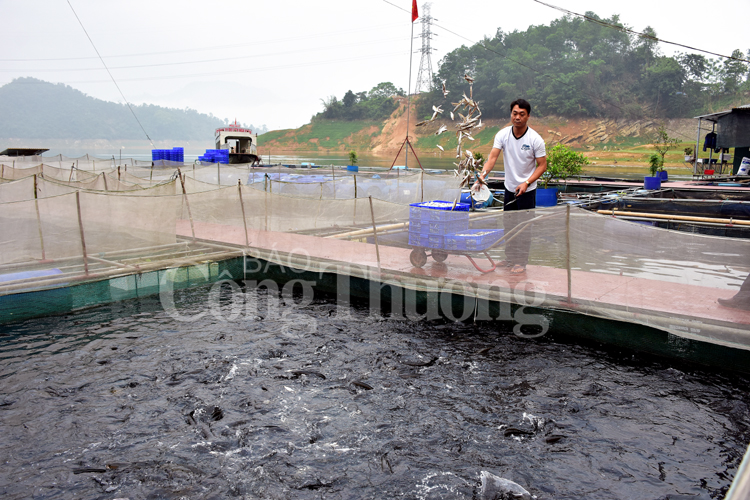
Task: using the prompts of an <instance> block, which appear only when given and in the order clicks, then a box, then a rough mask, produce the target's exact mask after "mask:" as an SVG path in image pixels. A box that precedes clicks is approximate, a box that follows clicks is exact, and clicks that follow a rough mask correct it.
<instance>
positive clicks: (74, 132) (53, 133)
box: [0, 78, 252, 141]
mask: <svg viewBox="0 0 750 500" xmlns="http://www.w3.org/2000/svg"><path fill="white" fill-rule="evenodd" d="M133 111H135V114H136V116H137V117H138V120H139V121H140V122H141V124H142V125H143V128H145V129H146V132H147V133H148V135H149V136H150V137H151V139H152V140H154V141H160V140H205V139H206V138H207V137H209V138H210V137H212V136H213V131H214V129H216V128H217V127H220V126H222V125H224V121H223V120H221V119H219V118H217V117H215V116H213V115H207V114H204V113H199V112H197V111H195V110H192V109H175V108H164V107H161V106H154V105H151V104H143V105H140V106H133ZM0 117H2V119H0V138H25V139H77V140H86V139H108V140H138V139H144V138H145V136H144V133H143V131H142V130H141V128H140V126H139V125H138V122H137V121H136V119H135V118H134V117H133V113H131V112H130V110H129V109H128V107H127V106H126V105H124V104H118V103H115V102H109V101H102V100H101V99H96V98H93V97H90V96H87V95H86V94H84V93H83V92H81V91H79V90H76V89H74V88H72V87H69V86H67V85H64V84H54V83H49V82H45V81H42V80H37V79H35V78H17V79H15V80H13V81H12V82H10V83H8V84H6V85H3V86H2V87H0ZM250 127H251V128H252V126H250Z"/></svg>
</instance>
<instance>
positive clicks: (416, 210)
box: [409, 200, 471, 220]
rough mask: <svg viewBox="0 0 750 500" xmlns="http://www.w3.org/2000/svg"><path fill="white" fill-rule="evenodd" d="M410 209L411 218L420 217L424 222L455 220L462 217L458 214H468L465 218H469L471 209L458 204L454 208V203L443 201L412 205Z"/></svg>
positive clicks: (468, 206) (466, 205) (463, 204)
mask: <svg viewBox="0 0 750 500" xmlns="http://www.w3.org/2000/svg"><path fill="white" fill-rule="evenodd" d="M409 207H410V208H409V218H411V219H414V218H417V217H420V218H422V220H454V219H456V218H459V217H461V215H458V212H466V214H464V215H463V216H464V217H468V215H469V214H468V212H469V209H470V208H471V206H470V205H468V204H467V203H456V206H455V208H454V207H453V202H452V201H443V200H433V201H425V202H422V203H412V204H411V205H409Z"/></svg>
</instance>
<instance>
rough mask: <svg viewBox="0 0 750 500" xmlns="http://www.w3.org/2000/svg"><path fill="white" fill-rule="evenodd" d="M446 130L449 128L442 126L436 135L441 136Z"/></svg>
mask: <svg viewBox="0 0 750 500" xmlns="http://www.w3.org/2000/svg"><path fill="white" fill-rule="evenodd" d="M446 130H448V127H446V126H445V125H440V128H439V129H437V132H435V135H440V134H442V133H443V132H445V131H446Z"/></svg>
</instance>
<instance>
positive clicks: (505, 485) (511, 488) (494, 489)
mask: <svg viewBox="0 0 750 500" xmlns="http://www.w3.org/2000/svg"><path fill="white" fill-rule="evenodd" d="M479 476H480V479H481V481H482V488H481V489H480V490H479V497H478V498H479V499H480V500H505V499H519V500H531V499H532V498H536V496H532V495H531V493H529V492H528V491H526V489H524V487H523V486H521V485H520V484H517V483H514V482H513V481H510V480H508V479H505V478H502V477H498V476H496V475H494V474H492V473H491V472H487V471H484V470H483V471H482V472H481V473H480V474H479Z"/></svg>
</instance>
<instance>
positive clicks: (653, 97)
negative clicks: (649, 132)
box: [418, 12, 750, 119]
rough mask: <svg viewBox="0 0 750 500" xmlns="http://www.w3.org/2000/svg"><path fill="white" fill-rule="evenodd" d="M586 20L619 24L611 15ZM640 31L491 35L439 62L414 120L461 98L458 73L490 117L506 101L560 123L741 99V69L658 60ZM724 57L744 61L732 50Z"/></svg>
mask: <svg viewBox="0 0 750 500" xmlns="http://www.w3.org/2000/svg"><path fill="white" fill-rule="evenodd" d="M587 16H589V17H590V18H592V19H595V20H601V21H603V22H604V23H607V24H613V25H618V26H622V23H620V21H619V19H618V17H617V16H613V17H612V18H609V19H601V18H599V17H598V16H596V14H594V13H593V12H588V13H587ZM642 31H643V33H645V34H646V35H648V36H640V35H632V34H629V33H626V32H624V31H620V30H617V29H613V28H611V27H607V26H605V25H604V24H603V23H597V22H591V21H586V20H583V19H581V18H577V17H576V18H572V17H563V18H560V19H557V20H555V21H553V22H552V23H550V25H549V26H531V27H530V28H528V29H527V30H526V31H523V32H520V31H514V32H512V33H503V32H502V31H501V30H498V32H497V34H496V35H495V37H494V38H491V39H490V38H488V39H485V40H483V41H481V42H479V43H477V44H476V45H473V46H471V47H465V46H462V47H460V48H458V49H456V50H454V51H452V52H450V53H449V54H447V55H446V56H445V57H444V58H443V59H442V60H441V61H440V67H439V70H438V72H437V75H436V78H435V82H434V84H435V88H436V90H434V91H432V92H431V93H430V94H429V95H424V94H423V95H422V97H423V98H422V99H420V106H419V108H418V115H419V116H420V117H421V116H426V115H431V114H432V109H431V107H432V105H433V104H434V105H438V104H442V105H443V109H449V108H452V106H451V105H450V102H456V101H457V100H458V99H459V97H460V95H461V93H462V92H466V93H467V95H468V84H467V82H466V81H465V80H464V78H463V77H464V74H469V75H470V76H472V77H473V78H475V80H476V81H475V84H474V97H475V98H476V99H478V100H479V102H480V104H481V105H482V111H483V112H484V114H485V116H487V117H496V118H499V117H505V116H507V115H508V110H507V107H508V104H509V103H510V102H511V101H513V100H514V99H516V98H518V97H523V98H526V99H527V100H529V101H530V102H531V103H532V106H533V107H534V110H535V111H536V113H538V114H541V115H557V116H564V117H568V118H575V117H607V118H630V119H638V118H652V119H661V118H674V117H690V116H695V115H697V114H701V113H705V112H710V111H714V110H716V109H717V108H721V109H726V108H727V107H730V106H731V105H737V104H739V103H742V102H745V103H747V102H749V101H750V82H748V69H749V68H748V65H747V64H746V63H744V62H742V61H736V60H731V59H718V58H713V59H712V58H708V57H705V56H703V55H697V54H678V55H676V56H674V57H668V56H664V55H662V53H661V52H660V49H659V45H658V42H657V41H656V40H655V39H654V38H653V37H656V36H657V34H656V33H655V32H654V30H653V29H651V28H648V27H647V28H645V29H643V30H642ZM704 40H705V39H704ZM743 50H744V49H743ZM749 52H750V51H749ZM731 55H732V56H733V57H739V58H745V59H747V58H748V57H750V55H748V56H746V55H745V53H743V51H742V50H740V49H737V50H735V51H734V52H733V53H732V54H731ZM443 81H445V83H446V86H447V88H448V89H449V91H450V92H451V93H450V94H449V95H448V97H447V99H445V98H443V94H442V92H441V91H440V90H438V87H440V84H441V82H443Z"/></svg>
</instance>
